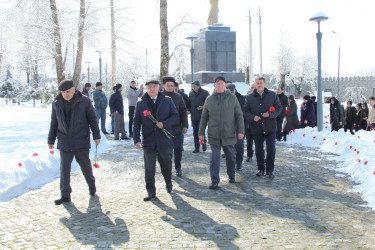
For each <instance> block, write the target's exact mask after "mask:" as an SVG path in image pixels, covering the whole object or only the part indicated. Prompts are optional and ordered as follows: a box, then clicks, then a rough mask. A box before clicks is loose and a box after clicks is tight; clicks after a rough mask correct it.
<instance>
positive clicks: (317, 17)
mask: <svg viewBox="0 0 375 250" xmlns="http://www.w3.org/2000/svg"><path fill="white" fill-rule="evenodd" d="M327 19H328V17H327V16H326V15H324V14H323V13H322V12H318V13H316V14H315V15H313V17H311V18H310V19H309V20H310V21H312V22H317V23H318V33H316V39H317V41H318V96H317V97H318V101H317V109H318V110H317V116H318V117H317V125H318V131H319V132H320V131H322V130H323V98H322V36H323V35H322V33H321V32H320V22H322V21H325V20H327Z"/></svg>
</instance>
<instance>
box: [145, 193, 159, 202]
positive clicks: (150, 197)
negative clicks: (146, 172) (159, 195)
mask: <svg viewBox="0 0 375 250" xmlns="http://www.w3.org/2000/svg"><path fill="white" fill-rule="evenodd" d="M155 197H156V195H155V193H148V194H147V195H146V196H145V197H144V198H143V200H144V201H150V200H152V199H154V198H155Z"/></svg>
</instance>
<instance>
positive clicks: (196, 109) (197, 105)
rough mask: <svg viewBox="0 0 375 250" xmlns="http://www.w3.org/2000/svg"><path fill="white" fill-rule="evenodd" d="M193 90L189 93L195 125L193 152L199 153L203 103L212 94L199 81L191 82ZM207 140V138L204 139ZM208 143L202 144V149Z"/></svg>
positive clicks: (204, 148)
mask: <svg viewBox="0 0 375 250" xmlns="http://www.w3.org/2000/svg"><path fill="white" fill-rule="evenodd" d="M191 87H192V89H193V90H192V91H191V92H190V93H189V100H190V114H191V117H190V118H191V124H192V125H193V135H194V148H195V149H194V151H193V153H199V146H200V144H199V137H198V130H199V123H200V121H201V116H202V109H203V104H204V102H205V101H206V98H207V97H208V96H209V95H210V94H209V93H208V91H207V90H204V89H202V88H201V84H200V82H199V81H194V82H193V83H192V84H191ZM203 141H204V142H206V140H205V139H204V140H203ZM206 149H207V146H206V144H203V145H202V150H203V151H206Z"/></svg>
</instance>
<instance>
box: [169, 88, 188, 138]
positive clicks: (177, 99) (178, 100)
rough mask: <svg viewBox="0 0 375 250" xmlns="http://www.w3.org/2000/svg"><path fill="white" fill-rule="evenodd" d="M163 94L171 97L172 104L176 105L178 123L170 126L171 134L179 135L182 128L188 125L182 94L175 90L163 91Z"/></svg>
mask: <svg viewBox="0 0 375 250" xmlns="http://www.w3.org/2000/svg"><path fill="white" fill-rule="evenodd" d="M163 94H164V95H166V96H169V97H170V98H172V100H173V103H174V105H175V106H176V109H177V112H178V114H179V117H180V120H179V122H178V123H176V124H175V125H173V126H172V135H181V134H182V128H188V127H189V121H188V116H187V113H186V106H185V102H184V99H183V98H182V96H181V95H180V94H178V93H175V92H167V91H164V92H163Z"/></svg>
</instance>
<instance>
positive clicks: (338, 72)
mask: <svg viewBox="0 0 375 250" xmlns="http://www.w3.org/2000/svg"><path fill="white" fill-rule="evenodd" d="M332 33H333V34H336V35H338V36H339V37H340V43H339V54H338V68H337V100H340V48H341V41H342V35H340V34H339V33H337V32H335V31H332Z"/></svg>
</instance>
